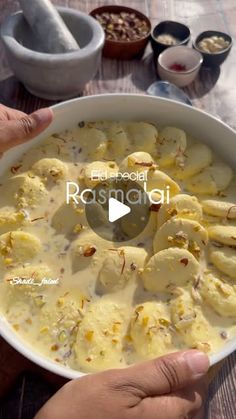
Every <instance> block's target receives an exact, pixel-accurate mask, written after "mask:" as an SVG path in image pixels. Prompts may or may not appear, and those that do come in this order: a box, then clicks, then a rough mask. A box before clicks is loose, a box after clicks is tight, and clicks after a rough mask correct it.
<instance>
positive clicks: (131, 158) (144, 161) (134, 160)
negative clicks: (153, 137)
mask: <svg viewBox="0 0 236 419" xmlns="http://www.w3.org/2000/svg"><path fill="white" fill-rule="evenodd" d="M153 167H154V168H155V167H156V164H155V163H154V160H153V158H152V156H151V155H150V154H149V153H146V152H144V151H137V152H135V153H132V154H129V155H128V156H127V157H125V158H124V160H122V162H121V164H120V167H119V169H120V171H121V172H122V173H135V172H144V173H145V174H146V173H147V172H148V170H149V169H151V168H153ZM131 180H132V179H131Z"/></svg>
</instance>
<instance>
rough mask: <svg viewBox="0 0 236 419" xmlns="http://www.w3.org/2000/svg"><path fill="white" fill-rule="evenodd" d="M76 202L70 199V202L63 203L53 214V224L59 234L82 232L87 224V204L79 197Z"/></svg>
mask: <svg viewBox="0 0 236 419" xmlns="http://www.w3.org/2000/svg"><path fill="white" fill-rule="evenodd" d="M77 202H78V204H76V203H75V202H74V201H70V202H69V204H66V203H64V204H62V205H61V206H60V207H59V208H58V209H57V210H56V212H55V213H54V214H53V217H52V221H51V225H52V227H53V228H54V229H55V230H56V232H57V234H65V235H68V234H71V233H80V232H81V231H82V230H83V229H84V226H85V225H86V224H87V221H86V214H85V204H84V203H83V202H82V201H81V199H80V198H79V197H77Z"/></svg>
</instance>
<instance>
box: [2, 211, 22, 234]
mask: <svg viewBox="0 0 236 419" xmlns="http://www.w3.org/2000/svg"><path fill="white" fill-rule="evenodd" d="M25 223H27V215H26V214H25V213H24V211H23V210H20V211H15V210H13V208H11V207H5V208H3V209H1V210H0V234H3V233H7V232H8V231H12V230H17V229H18V228H19V227H20V226H22V224H25Z"/></svg>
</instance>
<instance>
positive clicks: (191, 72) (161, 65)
mask: <svg viewBox="0 0 236 419" xmlns="http://www.w3.org/2000/svg"><path fill="white" fill-rule="evenodd" d="M202 63H203V57H202V54H200V52H198V51H196V50H194V49H192V48H188V47H185V46H177V47H171V48H168V49H166V50H165V51H164V52H162V53H161V54H160V55H159V57H158V73H159V76H160V78H161V79H162V80H166V81H169V82H170V83H174V84H175V85H176V86H178V87H184V86H188V85H189V84H191V83H192V82H193V81H194V80H195V78H196V77H197V75H198V73H199V70H200V68H201V65H202ZM173 64H181V65H184V66H185V67H186V71H184V72H178V71H175V70H170V68H169V67H170V66H171V65H173Z"/></svg>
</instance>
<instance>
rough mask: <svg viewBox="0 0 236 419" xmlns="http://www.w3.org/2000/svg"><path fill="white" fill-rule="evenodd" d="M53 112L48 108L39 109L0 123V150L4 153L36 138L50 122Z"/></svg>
mask: <svg viewBox="0 0 236 419" xmlns="http://www.w3.org/2000/svg"><path fill="white" fill-rule="evenodd" d="M52 119H53V112H52V110H51V109H49V108H44V109H39V110H38V111H36V112H34V113H32V114H31V115H24V116H23V117H22V118H19V119H14V120H10V121H3V122H1V123H0V137H1V144H0V147H1V150H0V151H2V152H3V151H6V150H8V149H9V148H12V147H14V146H16V145H18V144H21V143H23V142H25V141H27V140H30V139H32V138H33V137H36V135H38V134H40V133H41V132H42V131H44V130H45V129H46V128H47V127H48V126H49V124H50V123H51V122H52Z"/></svg>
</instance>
